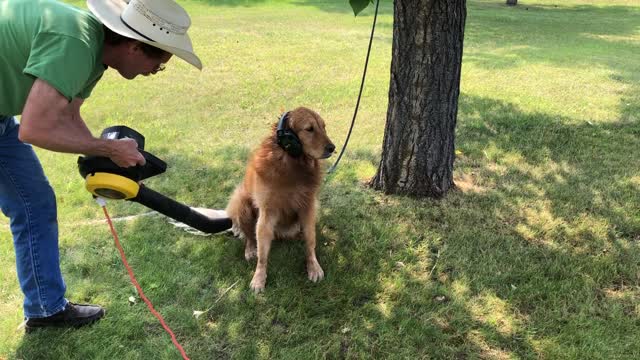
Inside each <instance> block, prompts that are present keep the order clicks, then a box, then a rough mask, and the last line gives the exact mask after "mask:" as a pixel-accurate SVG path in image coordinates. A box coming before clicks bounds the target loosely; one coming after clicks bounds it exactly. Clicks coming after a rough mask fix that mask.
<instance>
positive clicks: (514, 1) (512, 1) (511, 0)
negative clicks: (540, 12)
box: [507, 0, 518, 6]
mask: <svg viewBox="0 0 640 360" xmlns="http://www.w3.org/2000/svg"><path fill="white" fill-rule="evenodd" d="M507 5H509V6H516V5H518V0H507Z"/></svg>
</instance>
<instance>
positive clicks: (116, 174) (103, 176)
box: [78, 125, 232, 234]
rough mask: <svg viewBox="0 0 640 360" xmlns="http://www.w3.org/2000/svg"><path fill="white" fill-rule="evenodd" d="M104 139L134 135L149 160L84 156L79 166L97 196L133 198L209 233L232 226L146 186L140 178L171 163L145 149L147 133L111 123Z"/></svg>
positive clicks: (103, 136)
mask: <svg viewBox="0 0 640 360" xmlns="http://www.w3.org/2000/svg"><path fill="white" fill-rule="evenodd" d="M100 137H101V138H102V139H124V138H131V139H134V140H135V141H136V142H137V143H138V150H139V151H140V153H141V154H142V155H143V156H144V158H145V160H146V163H145V164H144V165H137V166H133V167H128V168H123V167H119V166H118V165H116V164H115V163H114V162H113V161H111V159H109V158H106V157H102V156H80V157H79V158H78V169H79V170H80V175H82V177H83V178H84V179H85V180H86V183H85V186H86V188H87V190H88V191H89V192H90V193H92V194H93V195H95V196H99V197H103V198H107V199H114V200H129V201H135V202H137V203H139V204H142V205H144V206H146V207H148V208H150V209H153V210H155V211H157V212H159V213H161V214H163V215H166V216H168V217H170V218H172V219H175V220H177V221H180V222H182V223H184V224H187V225H189V226H191V227H193V228H195V229H198V230H200V231H202V232H205V233H210V234H212V233H217V232H221V231H224V230H227V229H229V228H230V227H231V225H232V223H231V219H229V218H218V219H213V218H210V217H207V216H205V215H203V214H201V213H199V212H198V211H196V210H194V209H192V208H191V207H189V206H186V205H184V204H181V203H179V202H177V201H175V200H173V199H170V198H168V197H166V196H164V195H162V194H160V193H158V192H156V191H153V190H151V189H150V188H148V187H146V186H145V185H143V184H142V183H140V181H142V180H144V179H147V178H150V177H152V176H155V175H158V174H162V173H163V172H165V171H166V170H167V164H166V163H165V162H164V161H162V160H160V159H159V158H157V157H155V156H154V155H152V154H151V153H149V152H147V151H144V136H142V134H140V133H138V132H137V131H135V130H133V129H131V128H129V127H126V126H122V125H120V126H111V127H108V128H106V129H104V130H103V131H102V134H101V135H100Z"/></svg>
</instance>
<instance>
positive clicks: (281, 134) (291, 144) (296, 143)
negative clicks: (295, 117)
mask: <svg viewBox="0 0 640 360" xmlns="http://www.w3.org/2000/svg"><path fill="white" fill-rule="evenodd" d="M288 119H289V112H285V113H284V114H282V116H281V117H280V121H278V127H277V129H276V138H277V142H278V145H280V147H281V148H282V149H283V150H284V151H286V152H287V153H288V154H289V155H291V156H293V157H298V156H300V155H302V142H300V139H299V138H298V135H296V133H295V132H293V131H292V130H291V128H289V127H288V126H287V120H288Z"/></svg>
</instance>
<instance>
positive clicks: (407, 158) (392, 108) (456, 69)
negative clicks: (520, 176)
mask: <svg viewBox="0 0 640 360" xmlns="http://www.w3.org/2000/svg"><path fill="white" fill-rule="evenodd" d="M370 2H373V1H370V0H350V3H351V6H352V7H353V9H354V12H355V13H356V15H357V13H358V12H359V11H361V10H362V9H364V8H365V7H366V6H367V5H369V3H370ZM466 15H467V10H466V0H395V1H394V26H393V46H392V60H391V81H390V85H389V107H388V110H387V121H386V126H385V132H384V141H383V147H382V158H381V160H380V165H379V167H378V170H377V172H376V175H375V176H374V177H373V179H372V180H371V182H370V185H371V186H372V187H373V188H375V189H377V190H381V191H383V192H384V193H387V194H406V195H410V196H419V197H421V196H429V197H435V198H439V197H442V196H444V195H445V194H446V192H447V191H448V190H449V189H451V188H452V187H453V186H454V183H453V162H454V159H455V126H456V117H457V113H458V96H459V94H460V68H461V65H462V45H463V39H464V25H465V20H466Z"/></svg>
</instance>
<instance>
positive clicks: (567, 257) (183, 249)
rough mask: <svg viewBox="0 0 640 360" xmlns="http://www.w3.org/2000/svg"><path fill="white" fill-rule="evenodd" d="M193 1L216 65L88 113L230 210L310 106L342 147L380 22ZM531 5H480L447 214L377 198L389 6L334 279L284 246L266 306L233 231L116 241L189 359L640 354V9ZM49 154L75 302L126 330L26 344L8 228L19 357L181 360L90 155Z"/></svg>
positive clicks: (326, 227)
mask: <svg viewBox="0 0 640 360" xmlns="http://www.w3.org/2000/svg"><path fill="white" fill-rule="evenodd" d="M75 3H76V4H79V5H80V6H83V5H82V2H75ZM181 3H182V4H183V5H184V6H185V7H186V8H187V9H188V10H189V12H190V14H191V15H192V19H193V26H194V27H193V30H192V31H193V32H192V38H193V42H194V46H195V49H196V51H197V52H198V54H199V55H200V57H201V58H202V60H203V62H204V64H205V69H204V70H203V71H202V72H198V71H196V70H195V69H192V68H190V67H189V66H188V65H187V64H185V63H184V62H181V61H179V60H172V61H171V62H170V63H169V64H168V66H167V71H165V72H163V73H161V74H159V75H157V76H155V77H151V78H144V79H136V80H134V81H129V82H127V81H124V80H123V79H121V78H119V76H118V75H117V74H114V73H113V71H110V72H108V73H107V75H106V76H105V79H104V80H103V81H102V82H101V83H100V84H99V85H98V87H97V88H96V90H95V91H94V94H93V97H92V98H91V99H89V100H88V101H87V103H86V106H85V109H84V112H83V114H84V117H85V119H86V121H87V122H88V124H89V125H90V127H91V128H92V129H93V130H94V133H96V134H98V133H99V132H100V131H101V130H102V129H103V128H105V127H107V126H109V125H114V124H125V125H129V126H131V127H133V128H135V129H137V130H139V131H140V132H142V133H143V134H144V135H145V136H146V149H147V150H148V151H150V152H152V153H154V154H156V155H157V156H159V157H160V158H162V159H164V160H166V161H167V163H168V164H169V168H168V170H167V172H166V173H165V174H163V175H160V176H158V177H156V178H152V179H149V180H148V181H146V184H147V185H148V186H149V187H151V188H153V189H155V190H157V191H160V192H162V193H164V194H166V195H167V196H170V197H172V198H175V199H177V200H179V201H181V202H184V203H186V204H190V205H193V206H201V207H210V208H223V207H224V206H225V205H226V200H227V198H228V197H229V195H230V194H231V192H232V190H233V188H234V186H235V185H236V184H237V183H238V182H239V181H240V179H241V177H242V175H243V169H244V164H245V162H246V160H247V158H248V156H249V154H250V151H251V150H252V149H253V148H254V147H255V146H256V145H257V144H258V143H259V141H260V140H261V139H262V138H263V137H264V136H265V135H266V134H267V133H268V131H269V127H270V125H271V124H272V123H273V122H275V121H276V117H277V116H278V114H279V113H280V111H281V109H290V108H293V107H296V106H299V105H306V106H308V107H311V108H313V109H316V110H317V111H318V112H319V113H320V114H321V115H323V116H324V118H325V119H326V120H327V127H328V131H329V134H330V135H331V136H332V137H333V140H334V141H335V143H336V144H338V145H342V143H343V141H344V138H345V136H346V133H347V130H348V127H349V121H350V119H351V116H352V114H353V106H354V104H355V100H356V96H357V91H358V86H359V81H360V77H361V71H362V67H363V65H364V56H365V53H366V47H367V40H368V36H369V31H370V26H371V21H372V19H373V17H372V9H371V8H370V9H367V10H366V11H365V12H364V13H363V14H362V15H360V16H358V17H356V18H354V17H353V14H352V12H351V9H350V7H349V5H348V2H347V1H346V0H344V1H343V0H340V1H323V2H316V1H309V0H296V1H189V2H181ZM519 3H520V4H519V5H518V6H516V7H506V6H504V1H501V0H491V1H489V0H482V1H480V0H469V1H468V4H467V6H468V17H467V25H466V33H465V47H464V58H463V68H462V84H461V96H460V107H459V113H458V125H457V141H456V144H457V160H456V163H455V181H456V184H457V185H458V189H457V190H455V191H452V192H450V193H449V194H448V195H447V197H446V198H444V199H443V200H440V201H435V200H429V199H411V198H406V197H398V196H385V195H383V194H380V193H377V192H374V191H371V190H370V189H368V188H367V187H366V186H364V185H363V184H364V183H365V182H366V180H367V179H369V178H370V177H371V176H373V175H374V173H375V170H376V168H377V165H378V161H379V159H380V151H381V144H382V134H383V130H384V124H385V121H386V109H387V91H388V85H389V67H390V60H391V59H390V56H391V41H392V27H393V24H392V22H393V15H392V11H393V10H392V9H393V8H392V4H391V2H388V1H383V3H382V4H381V9H380V12H381V13H380V16H379V19H378V21H379V23H378V26H377V29H376V37H375V39H374V44H373V50H372V55H371V63H370V65H369V73H368V76H367V83H366V86H365V91H364V96H363V100H362V104H361V108H360V111H359V116H358V120H357V122H356V127H355V130H354V133H353V135H352V139H351V143H350V145H349V148H348V150H347V152H346V155H345V157H344V158H343V160H342V162H341V165H340V167H339V168H338V170H337V173H336V174H335V175H332V176H331V177H329V178H328V180H327V181H326V183H325V184H324V186H323V189H322V193H321V202H322V209H321V212H320V217H319V220H318V225H317V229H318V256H319V261H320V263H321V264H322V266H323V268H324V270H325V273H326V279H325V280H324V281H323V282H321V283H318V284H312V283H310V282H309V281H308V280H307V279H306V273H305V267H304V250H303V246H302V244H301V243H297V242H287V243H277V244H276V245H274V247H273V248H272V251H271V256H270V264H269V277H268V280H267V282H268V283H267V289H266V292H265V293H264V294H261V295H258V296H256V295H254V294H253V293H252V292H251V290H250V288H249V282H250V280H251V277H252V275H253V270H254V267H255V264H254V263H247V262H246V261H244V259H243V246H242V244H241V242H239V241H237V240H236V239H234V238H233V237H231V236H230V235H227V234H218V235H212V236H208V237H201V236H196V235H192V234H189V233H186V232H184V231H182V230H180V229H177V228H175V227H173V226H172V225H170V224H169V223H167V222H166V221H165V220H164V219H163V218H161V217H142V218H138V219H136V220H133V221H128V222H127V221H124V222H118V223H116V228H117V230H118V231H119V235H120V237H121V241H122V243H123V246H124V249H125V252H126V253H127V256H128V260H129V262H130V264H131V265H132V266H133V269H134V271H135V273H136V275H137V278H138V281H139V282H140V284H141V285H142V287H143V289H144V290H145V293H146V295H147V296H148V297H149V298H150V299H151V300H152V301H153V303H154V305H155V307H156V309H158V310H159V311H160V312H161V313H162V314H163V316H164V317H165V319H166V321H167V322H168V324H169V325H170V326H171V327H172V329H173V330H174V332H175V333H176V335H177V338H178V340H179V341H180V342H181V344H182V345H183V346H184V348H185V350H186V352H187V354H188V355H189V356H190V358H192V359H217V358H234V359H236V358H237V359H254V358H259V359H265V358H284V359H310V358H330V359H335V358H350V359H364V358H376V359H378V358H390V359H391V358H393V359H414V358H425V359H429V358H434V359H436V358H437V359H440V358H441V359H452V358H456V359H466V358H469V359H477V358H483V359H520V358H544V359H596V358H597V359H632V358H638V357H640V341H638V334H640V302H639V300H640V270H639V266H638V265H639V263H640V249H639V246H640V245H639V242H640V217H639V214H640V175H639V174H640V138H639V136H640V124H639V121H640V57H639V56H638V54H640V4H639V3H638V2H637V1H635V0H618V1H604V0H602V1H595V0H594V1H586V0H583V1H578V0H574V1H571V0H567V1H550V0H538V1H520V2H519ZM38 153H39V155H40V157H41V159H42V162H43V165H44V167H45V169H46V172H47V174H48V176H49V179H50V181H51V183H52V185H53V186H54V188H55V189H56V191H57V195H58V209H59V218H60V233H61V237H60V242H61V257H62V267H63V272H64V274H65V276H66V281H67V284H68V297H69V298H70V299H72V300H74V301H80V302H82V301H86V302H93V303H99V304H101V305H103V306H105V307H106V308H107V317H106V318H105V319H104V320H102V321H100V322H99V323H97V324H96V325H94V326H92V327H89V328H86V329H81V330H78V331H71V330H46V331H41V332H38V333H34V334H30V335H29V336H26V335H24V334H23V332H22V331H20V330H16V327H17V326H18V325H19V324H20V323H21V321H22V308H21V302H22V295H21V292H20V290H19V288H18V285H17V280H16V274H15V265H14V255H13V247H12V244H11V236H10V233H9V231H8V226H6V225H3V227H2V229H1V230H0V234H1V236H2V241H0V269H1V271H0V279H1V283H0V334H2V336H1V337H0V358H7V359H177V358H179V357H180V355H179V353H178V351H177V350H176V349H175V347H174V346H173V344H172V343H171V340H170V337H169V336H168V335H167V334H166V333H165V332H164V330H163V329H162V327H161V326H160V325H159V323H158V321H157V320H156V319H155V318H154V317H153V316H152V315H151V313H150V312H149V311H148V309H147V308H146V306H145V305H144V303H143V302H142V301H140V299H139V298H138V297H137V295H136V291H135V289H134V287H133V285H131V283H130V282H129V279H128V276H127V274H126V271H125V270H124V267H123V265H122V264H121V262H120V259H119V256H118V254H117V251H116V249H115V247H114V246H113V240H112V238H111V235H110V233H109V231H108V228H107V225H106V224H105V223H104V222H99V220H101V219H102V218H103V215H102V211H101V210H100V209H99V208H98V206H97V205H96V204H95V203H93V201H92V200H91V197H90V196H89V194H88V193H87V192H86V191H85V190H84V188H83V180H82V179H81V178H80V176H79V175H78V173H77V171H76V163H75V162H76V156H73V155H65V154H54V153H50V152H45V151H38ZM331 160H335V157H334V158H333V159H331ZM108 208H109V211H110V212H111V214H112V216H116V217H118V216H125V215H135V214H141V213H145V212H147V211H148V209H146V208H144V207H142V206H141V205H138V204H134V203H128V202H110V203H109V205H108ZM0 221H1V222H2V224H7V222H8V221H7V220H6V218H2V219H1V220H0ZM234 284H235V285H234ZM227 290H228V291H227ZM131 296H134V297H136V298H137V302H136V303H135V304H133V305H132V304H130V303H129V300H128V299H129V297H131ZM205 310H207V312H206V313H204V314H203V315H202V316H200V317H199V318H196V317H194V316H193V312H194V311H205Z"/></svg>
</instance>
